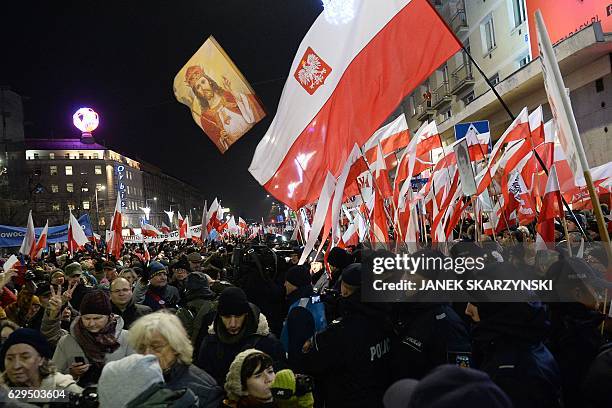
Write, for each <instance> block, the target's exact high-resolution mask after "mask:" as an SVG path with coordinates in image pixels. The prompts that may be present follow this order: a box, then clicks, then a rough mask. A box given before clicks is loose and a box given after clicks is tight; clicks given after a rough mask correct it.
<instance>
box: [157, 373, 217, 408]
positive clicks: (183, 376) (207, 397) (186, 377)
mask: <svg viewBox="0 0 612 408" xmlns="http://www.w3.org/2000/svg"><path fill="white" fill-rule="evenodd" d="M164 380H165V381H166V387H168V388H169V389H171V390H174V391H177V390H181V389H184V388H187V389H189V390H191V391H193V393H194V394H195V395H196V396H197V397H198V399H199V404H198V407H200V408H218V407H219V406H220V405H221V402H222V400H223V390H222V389H221V387H219V385H217V382H216V381H215V379H214V378H212V377H211V376H210V375H209V374H208V373H207V372H205V371H204V370H202V369H200V368H198V367H196V366H194V365H193V364H190V365H185V364H183V363H181V362H176V363H175V364H174V365H173V366H172V367H170V369H169V370H168V371H166V372H164Z"/></svg>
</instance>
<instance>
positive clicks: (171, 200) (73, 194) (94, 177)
mask: <svg viewBox="0 0 612 408" xmlns="http://www.w3.org/2000/svg"><path fill="white" fill-rule="evenodd" d="M25 146H26V149H25V152H24V154H25V162H26V171H25V177H24V179H27V183H28V186H29V191H30V194H29V200H28V201H29V205H30V207H31V208H32V210H33V215H34V219H35V223H36V224H37V225H38V224H42V223H44V222H45V220H46V219H48V220H49V223H50V225H56V224H62V223H66V220H67V219H68V214H69V211H72V212H73V213H74V214H75V215H76V216H79V215H81V214H83V213H88V214H89V215H90V218H91V221H92V224H93V226H94V230H95V231H104V230H105V229H107V228H108V226H109V223H110V221H111V217H112V215H113V212H114V209H115V205H116V203H117V199H118V197H119V200H120V203H121V204H120V205H121V207H122V213H123V216H122V221H123V227H124V228H139V227H140V226H141V223H142V222H143V221H145V220H147V218H146V217H147V215H148V217H149V218H148V220H147V222H149V223H151V224H154V225H157V226H159V225H161V222H162V221H165V222H166V224H169V220H168V218H167V216H166V214H165V213H164V210H170V209H172V210H173V211H175V212H176V211H182V212H183V214H184V215H187V214H189V213H190V210H191V212H192V219H193V216H195V215H196V214H197V211H196V208H198V206H200V207H199V209H200V212H201V210H202V207H201V206H202V203H203V196H202V194H201V193H200V192H199V191H198V190H197V189H196V188H195V187H193V186H190V185H188V184H187V183H185V182H183V181H181V180H178V179H176V178H174V177H171V176H169V175H167V174H164V173H163V172H162V171H161V170H159V169H157V168H155V167H154V166H152V165H149V164H146V163H143V162H142V161H139V160H134V159H131V158H129V157H127V156H125V155H122V154H120V153H118V152H115V151H113V150H110V149H107V148H106V147H104V146H102V145H99V144H95V143H94V144H86V143H82V142H81V141H80V140H79V139H30V140H26V142H25ZM147 213H148V214H147ZM145 214H147V215H145ZM198 218H199V214H198Z"/></svg>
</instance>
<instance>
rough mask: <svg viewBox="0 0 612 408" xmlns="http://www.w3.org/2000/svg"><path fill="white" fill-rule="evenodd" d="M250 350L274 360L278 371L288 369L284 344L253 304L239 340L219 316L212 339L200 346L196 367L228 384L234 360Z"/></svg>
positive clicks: (238, 336) (206, 338)
mask: <svg viewBox="0 0 612 408" xmlns="http://www.w3.org/2000/svg"><path fill="white" fill-rule="evenodd" d="M250 348H255V349H257V350H260V351H263V352H264V353H266V354H268V355H269V356H270V357H272V360H273V361H274V363H275V368H278V367H280V366H283V365H284V360H285V354H284V351H283V347H282V345H281V343H280V341H278V339H277V338H276V337H274V335H273V334H272V333H270V328H269V327H268V320H267V319H266V317H265V316H264V315H263V314H262V313H260V311H259V308H258V307H257V306H255V305H253V304H250V311H249V313H247V317H246V319H245V322H244V325H243V327H242V330H241V332H240V333H238V334H236V335H235V336H232V335H230V334H229V333H228V332H227V330H226V329H225V326H224V325H223V321H222V320H221V316H220V315H219V314H217V316H216V317H215V320H214V321H213V323H212V324H211V325H210V326H209V328H208V336H206V337H205V338H204V340H203V341H202V344H201V345H200V348H199V353H198V358H197V363H196V365H197V366H198V367H200V368H201V369H203V370H204V371H206V372H207V373H209V374H210V375H212V376H213V378H214V379H215V380H216V381H217V383H218V384H224V383H225V376H226V375H227V372H228V370H229V367H230V364H231V363H232V361H234V358H235V357H236V356H237V355H238V353H240V352H241V351H244V350H246V349H250ZM283 368H284V367H283Z"/></svg>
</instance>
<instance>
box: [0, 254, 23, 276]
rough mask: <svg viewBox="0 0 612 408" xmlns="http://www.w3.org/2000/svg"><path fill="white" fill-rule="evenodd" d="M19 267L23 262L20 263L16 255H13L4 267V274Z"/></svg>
mask: <svg viewBox="0 0 612 408" xmlns="http://www.w3.org/2000/svg"><path fill="white" fill-rule="evenodd" d="M18 266H21V262H19V258H17V256H15V254H13V255H11V256H10V257H9V259H7V260H6V262H5V263H4V265H2V269H3V270H4V272H8V271H9V269H14V268H17V267H18Z"/></svg>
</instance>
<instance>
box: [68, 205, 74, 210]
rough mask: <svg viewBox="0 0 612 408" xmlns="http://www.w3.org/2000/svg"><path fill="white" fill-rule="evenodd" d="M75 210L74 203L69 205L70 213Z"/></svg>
mask: <svg viewBox="0 0 612 408" xmlns="http://www.w3.org/2000/svg"><path fill="white" fill-rule="evenodd" d="M74 208H75V207H74V203H68V209H69V210H70V211H74Z"/></svg>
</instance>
